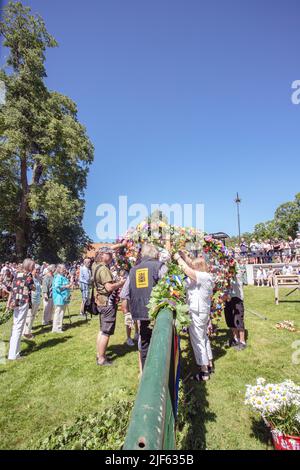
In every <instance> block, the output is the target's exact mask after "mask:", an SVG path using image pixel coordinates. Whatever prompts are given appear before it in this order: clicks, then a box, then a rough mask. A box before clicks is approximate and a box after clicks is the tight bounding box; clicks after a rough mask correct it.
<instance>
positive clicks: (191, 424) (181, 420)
mask: <svg viewBox="0 0 300 470" xmlns="http://www.w3.org/2000/svg"><path fill="white" fill-rule="evenodd" d="M184 339H185V343H184V344H183V345H182V341H181V345H182V349H181V353H182V354H181V357H182V360H181V376H182V384H183V403H181V404H180V412H179V416H178V423H177V426H178V438H179V441H178V444H179V448H180V449H181V450H191V449H192V450H205V449H206V433H207V429H206V425H207V423H208V422H214V421H216V415H215V413H212V412H211V411H210V409H209V402H208V400H207V388H206V383H205V382H201V383H197V382H195V381H194V380H192V378H191V377H190V376H193V375H195V374H196V373H197V372H198V371H199V369H198V367H197V365H196V363H195V359H194V353H193V350H192V347H191V345H190V342H189V339H188V338H187V337H184ZM218 353H219V356H218V357H220V356H221V348H220V350H219V351H218ZM215 359H217V356H215Z"/></svg>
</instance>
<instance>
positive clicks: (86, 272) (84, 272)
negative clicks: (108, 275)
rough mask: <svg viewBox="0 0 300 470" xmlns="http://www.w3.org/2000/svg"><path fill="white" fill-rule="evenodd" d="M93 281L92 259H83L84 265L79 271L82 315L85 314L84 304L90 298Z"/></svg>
mask: <svg viewBox="0 0 300 470" xmlns="http://www.w3.org/2000/svg"><path fill="white" fill-rule="evenodd" d="M90 283H91V271H90V259H89V258H86V259H85V260H83V264H82V266H80V271H79V287H80V290H81V296H82V302H81V307H80V315H81V316H85V313H84V306H85V303H86V301H87V300H88V298H89V288H90Z"/></svg>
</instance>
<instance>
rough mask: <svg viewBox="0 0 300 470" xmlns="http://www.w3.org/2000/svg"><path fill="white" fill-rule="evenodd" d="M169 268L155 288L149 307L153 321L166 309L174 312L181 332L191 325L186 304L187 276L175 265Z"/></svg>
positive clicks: (177, 327) (176, 324)
mask: <svg viewBox="0 0 300 470" xmlns="http://www.w3.org/2000/svg"><path fill="white" fill-rule="evenodd" d="M168 268H169V269H168V273H167V274H166V275H165V276H164V277H163V278H162V279H161V280H160V281H159V282H158V283H157V284H156V286H155V287H153V289H152V293H151V297H150V302H149V304H148V305H147V307H148V308H149V318H150V319H151V320H155V318H156V317H157V315H158V313H159V312H160V310H161V309H162V308H164V307H169V308H170V309H171V310H173V311H174V312H175V313H176V321H175V327H176V329H177V331H178V332H179V331H181V330H182V328H184V327H188V326H189V325H190V323H191V320H190V317H189V313H188V312H189V307H188V305H187V304H186V291H185V276H184V275H183V273H182V271H181V269H180V268H179V266H178V265H177V264H175V263H170V264H169V265H168Z"/></svg>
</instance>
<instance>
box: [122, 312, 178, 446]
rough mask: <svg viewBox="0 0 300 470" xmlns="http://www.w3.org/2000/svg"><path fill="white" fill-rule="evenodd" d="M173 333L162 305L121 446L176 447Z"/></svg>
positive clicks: (170, 318)
mask: <svg viewBox="0 0 300 470" xmlns="http://www.w3.org/2000/svg"><path fill="white" fill-rule="evenodd" d="M173 335H174V326H173V313H172V311H171V310H169V309H163V310H162V311H161V312H160V313H159V314H158V317H157V319H156V322H155V326H154V329H153V333H152V338H151V343H150V347H149V351H148V355H147V359H146V363H145V366H144V370H143V375H142V379H141V383H140V386H139V390H138V393H137V397H136V401H135V405H134V408H133V411H132V415H131V420H130V424H129V427H128V431H127V436H126V440H125V443H124V446H123V449H124V450H161V449H170V450H172V449H175V419H174V411H173V405H174V380H173V381H172V380H170V377H173V376H174V360H173V357H172V351H173V349H172V346H173ZM172 369H173V370H172ZM172 374H173V375H172Z"/></svg>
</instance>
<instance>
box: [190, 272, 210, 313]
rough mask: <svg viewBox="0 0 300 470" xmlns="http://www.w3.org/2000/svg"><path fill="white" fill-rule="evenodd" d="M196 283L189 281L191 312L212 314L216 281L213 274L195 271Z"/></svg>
mask: <svg viewBox="0 0 300 470" xmlns="http://www.w3.org/2000/svg"><path fill="white" fill-rule="evenodd" d="M195 273H196V278H197V280H196V281H192V280H191V279H188V280H187V287H186V290H187V303H188V305H189V307H190V309H191V310H194V311H196V312H199V313H210V306H211V297H212V295H213V288H214V280H213V277H212V275H211V274H209V273H205V272H204V273H203V272H200V271H195Z"/></svg>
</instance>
